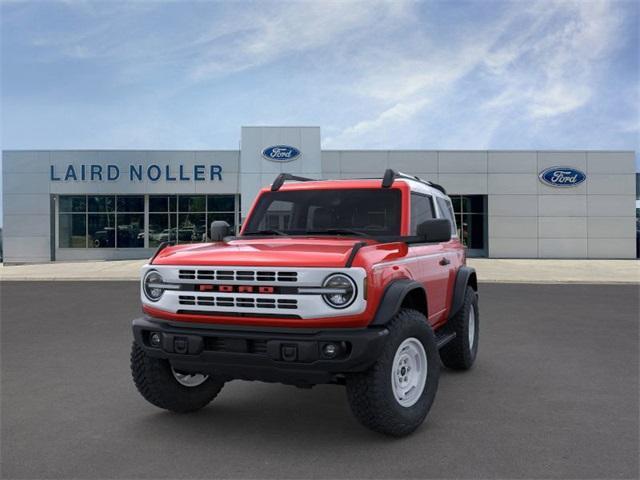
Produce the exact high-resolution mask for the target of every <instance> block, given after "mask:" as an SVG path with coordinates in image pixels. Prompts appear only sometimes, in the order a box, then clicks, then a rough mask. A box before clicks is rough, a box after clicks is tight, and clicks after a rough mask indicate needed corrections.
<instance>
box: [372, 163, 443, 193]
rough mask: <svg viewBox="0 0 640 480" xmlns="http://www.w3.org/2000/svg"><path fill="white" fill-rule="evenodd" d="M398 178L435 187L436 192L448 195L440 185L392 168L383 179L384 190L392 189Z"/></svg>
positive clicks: (386, 171) (385, 173)
mask: <svg viewBox="0 0 640 480" xmlns="http://www.w3.org/2000/svg"><path fill="white" fill-rule="evenodd" d="M396 178H406V179H407V180H413V181H416V182H420V183H422V184H424V185H427V186H429V187H433V188H435V189H436V190H440V191H441V192H442V193H444V194H445V195H446V194H447V192H446V190H445V189H444V187H443V186H442V185H438V184H437V183H433V182H429V181H428V180H423V179H422V178H420V177H417V176H415V175H408V174H406V173H402V172H396V171H395V170H393V169H391V168H388V169H387V170H385V172H384V177H383V178H382V188H390V187H391V185H393V182H394V180H395V179H396Z"/></svg>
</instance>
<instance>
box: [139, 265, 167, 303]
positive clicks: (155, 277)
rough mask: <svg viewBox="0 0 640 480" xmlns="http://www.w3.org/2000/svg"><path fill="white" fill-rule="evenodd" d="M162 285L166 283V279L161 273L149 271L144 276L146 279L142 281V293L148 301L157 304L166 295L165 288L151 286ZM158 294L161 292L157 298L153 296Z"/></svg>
mask: <svg viewBox="0 0 640 480" xmlns="http://www.w3.org/2000/svg"><path fill="white" fill-rule="evenodd" d="M162 283H164V279H163V278H162V275H161V274H160V272H158V271H157V270H149V271H148V272H147V273H145V274H144V277H143V279H142V292H143V293H144V296H145V297H146V299H147V300H149V301H150V302H154V303H155V302H158V301H159V300H160V299H161V298H162V295H164V288H161V287H157V286H155V287H152V286H151V285H157V284H162ZM157 292H159V294H157V296H155V295H153V294H152V293H157Z"/></svg>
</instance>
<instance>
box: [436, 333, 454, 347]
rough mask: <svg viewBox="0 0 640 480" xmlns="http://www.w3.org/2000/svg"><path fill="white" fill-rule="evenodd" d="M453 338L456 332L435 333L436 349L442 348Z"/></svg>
mask: <svg viewBox="0 0 640 480" xmlns="http://www.w3.org/2000/svg"><path fill="white" fill-rule="evenodd" d="M454 338H456V332H436V345H438V349H441V348H442V347H444V346H445V345H446V344H447V343H449V342H450V341H451V340H453V339H454Z"/></svg>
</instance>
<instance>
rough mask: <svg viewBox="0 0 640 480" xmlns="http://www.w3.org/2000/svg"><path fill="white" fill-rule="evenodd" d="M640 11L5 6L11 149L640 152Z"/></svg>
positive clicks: (490, 5)
mask: <svg viewBox="0 0 640 480" xmlns="http://www.w3.org/2000/svg"><path fill="white" fill-rule="evenodd" d="M639 4H640V2H637V1H588V0H587V1H569V0H566V1H564V0H563V1H512V2H493V1H479V0H474V1H469V2H463V1H448V2H426V1H404V0H398V1H393V2H391V1H377V0H366V1H335V2H333V1H327V0H324V1H316V2H312V1H295V2H284V1H280V2H270V1H260V2H243V1H227V2H223V1H217V2H214V1H192V2H189V1H161V2H150V1H129V2H118V1H106V0H105V1H90V0H66V1H54V0H51V1H45V0H41V1H32V2H29V1H15V0H0V14H1V18H0V25H1V40H2V44H1V54H2V55H1V69H2V71H1V81H2V83H1V101H2V105H1V108H2V111H1V127H0V132H1V135H0V148H2V149H65V148H73V149H85V148H86V149H89V148H92V149H93V148H95V149H101V148H105V149H106V148H108V149H118V148H123V149H127V148H133V149H236V148H238V141H239V137H240V127H241V126H243V125H317V126H320V127H321V129H322V136H323V138H322V146H323V148H325V149H349V148H362V149H375V148H385V149H403V148H406V149H411V148H416V149H624V150H635V151H638V150H640V148H639V147H640V116H639V115H640V114H639V108H640V107H639V105H640V91H639V89H640V87H639V85H640V82H639V80H640V76H639V69H640V46H639V45H640V36H639V33H638V30H639V16H640V7H639Z"/></svg>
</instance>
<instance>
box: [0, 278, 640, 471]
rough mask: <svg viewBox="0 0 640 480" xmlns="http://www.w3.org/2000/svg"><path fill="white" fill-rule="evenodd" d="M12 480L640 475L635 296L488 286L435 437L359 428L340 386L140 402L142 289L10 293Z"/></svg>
mask: <svg viewBox="0 0 640 480" xmlns="http://www.w3.org/2000/svg"><path fill="white" fill-rule="evenodd" d="M0 289H1V290H0V301H1V307H0V313H1V327H2V329H1V335H2V358H1V360H2V395H1V400H2V403H1V408H2V411H1V413H2V417H1V429H2V445H1V449H2V450H1V453H2V477H3V478H61V479H62V478H64V479H72V478H92V479H98V478H102V479H108V478H131V479H133V478H176V479H177V478H217V477H224V478H229V477H235V478H638V451H639V450H638V428H639V425H638V413H639V410H638V360H639V357H638V340H639V338H638V324H639V320H638V288H637V286H631V285H629V286H620V285H617V286H616V285H499V284H484V285H481V297H480V312H481V318H480V322H481V334H480V352H479V357H478V360H477V363H476V365H475V367H474V368H473V369H472V370H471V371H469V372H466V373H454V372H451V371H444V372H443V375H442V377H441V381H440V389H439V391H438V395H437V396H436V400H435V404H434V407H433V409H432V410H431V413H430V415H429V417H428V418H427V421H426V423H425V424H424V425H423V426H422V427H421V428H420V429H419V430H418V431H417V432H416V433H415V434H414V435H412V436H410V437H407V438H403V439H400V440H398V439H392V438H387V437H384V436H380V435H378V434H376V433H373V432H370V431H368V430H366V429H364V428H363V427H361V426H360V425H359V424H358V423H357V422H356V420H355V419H354V418H353V417H352V416H351V413H350V411H349V407H348V405H347V400H346V395H345V392H344V390H343V388H342V387H339V386H319V387H315V388H313V389H311V390H301V389H297V388H295V387H289V386H283V385H271V384H262V383H257V382H239V381H236V382H232V383H229V384H227V385H226V386H225V388H224V389H223V391H222V393H221V394H220V396H219V397H218V398H217V399H216V400H215V401H214V402H213V403H212V404H211V405H210V406H209V407H207V408H206V409H204V410H203V411H201V412H198V413H195V414H190V415H176V414H170V413H167V412H164V411H161V410H159V409H157V408H155V407H153V406H152V405H150V404H147V403H146V402H145V401H144V400H143V399H142V397H141V396H140V395H139V394H138V392H137V391H136V389H135V387H134V385H133V383H132V381H131V375H130V373H129V349H130V343H131V333H130V329H129V323H130V321H131V319H132V318H133V317H134V316H136V315H138V314H139V313H140V307H139V300H138V285H137V283H133V282H131V283H111V282H104V283H88V282H84V283H71V282H51V283H32V282H17V283H1V284H0Z"/></svg>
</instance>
